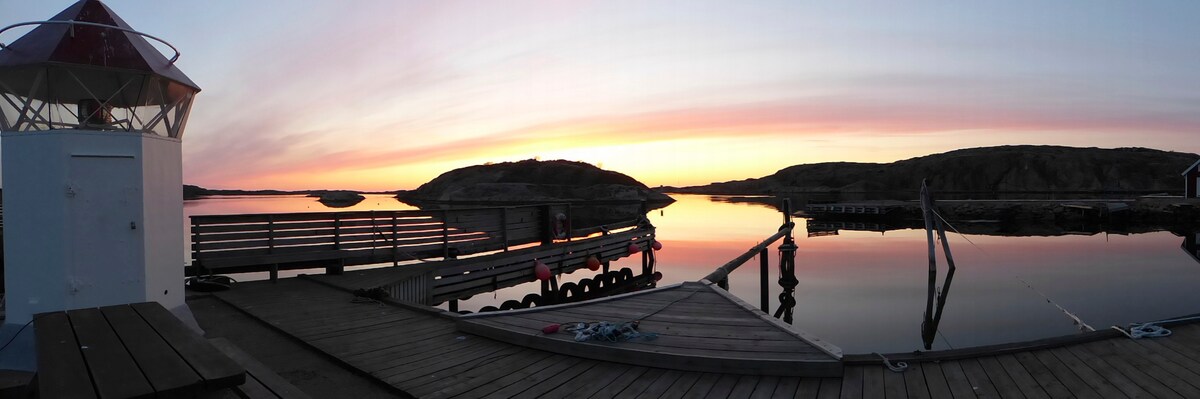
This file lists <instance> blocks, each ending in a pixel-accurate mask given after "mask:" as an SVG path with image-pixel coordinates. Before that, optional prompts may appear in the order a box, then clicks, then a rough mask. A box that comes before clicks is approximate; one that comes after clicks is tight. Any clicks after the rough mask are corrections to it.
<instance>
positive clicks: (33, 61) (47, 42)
mask: <svg viewBox="0 0 1200 399" xmlns="http://www.w3.org/2000/svg"><path fill="white" fill-rule="evenodd" d="M50 21H80V22H90V23H96V24H103V25H110V26H116V27H120V28H124V29H126V30H129V31H133V28H131V27H130V26H129V24H127V23H125V21H124V20H122V19H121V17H119V16H117V14H116V13H114V12H113V11H112V10H111V9H109V8H108V6H105V5H104V3H101V2H100V1H99V0H80V1H79V2H77V3H75V4H73V5H71V6H70V7H68V8H67V9H65V10H63V11H62V12H60V13H58V15H55V16H54V17H53V18H50ZM47 64H57V65H86V66H92V67H100V68H105V69H122V70H131V71H140V72H146V73H151V74H157V75H160V76H162V77H165V78H167V79H170V80H173V81H175V82H178V83H180V84H183V85H185V86H188V87H191V88H192V89H195V90H197V91H199V90H200V87H198V86H196V84H195V83H194V82H192V80H191V79H189V78H188V77H187V75H184V74H183V71H180V70H179V68H176V67H175V65H173V64H172V63H171V61H170V60H168V59H167V57H165V56H163V54H162V53H160V52H159V51H158V49H156V48H155V47H154V46H153V45H151V44H150V42H148V41H147V40H146V38H145V37H143V36H141V35H139V34H136V33H132V32H127V31H122V30H117V29H110V28H104V27H99V26H93V25H68V24H43V25H38V26H37V27H36V28H34V29H33V30H31V31H30V32H29V33H26V34H25V35H24V36H22V37H21V38H19V39H17V40H16V41H14V42H12V44H7V45H6V48H4V49H0V68H13V67H17V68H20V67H30V66H37V65H47Z"/></svg>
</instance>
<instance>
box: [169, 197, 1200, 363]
mask: <svg viewBox="0 0 1200 399" xmlns="http://www.w3.org/2000/svg"><path fill="white" fill-rule="evenodd" d="M674 197H675V198H676V199H677V202H675V203H673V204H671V205H670V206H668V207H666V208H664V209H662V210H661V211H657V212H650V213H649V214H648V215H647V216H648V217H649V219H650V221H651V222H652V223H653V224H654V225H655V226H656V227H657V228H658V230H657V239H658V241H660V242H662V244H663V245H664V248H663V250H662V251H660V252H658V253H657V254H656V266H655V271H657V272H661V273H662V275H663V277H662V280H661V281H659V284H663V285H665V284H673V283H677V282H682V281H694V280H697V279H699V278H702V277H704V276H705V275H707V274H708V273H710V272H712V271H713V269H714V268H716V267H717V266H719V265H721V264H723V263H725V262H727V261H729V260H730V259H733V258H734V257H736V256H738V255H739V254H741V253H743V252H744V251H746V249H748V248H751V247H753V246H754V245H755V244H757V243H758V242H759V241H760V240H762V239H763V238H765V237H767V236H769V235H771V234H773V233H774V232H775V231H776V228H777V227H778V226H779V210H778V209H777V208H776V203H777V201H778V200H776V199H773V198H764V199H762V200H759V201H757V202H749V201H748V202H738V201H722V200H720V199H715V200H714V199H712V197H710V196H707V195H674ZM719 198H721V197H719ZM185 204H186V208H185V211H186V212H187V213H188V214H233V213H264V212H305V211H310V212H312V211H328V210H329V209H328V208H325V207H324V206H322V205H320V204H319V203H317V202H316V200H315V199H313V198H304V197H302V196H283V197H238V198H229V197H218V198H209V199H201V200H196V201H186V202H185ZM801 204H802V203H801ZM797 207H799V204H797ZM347 209H352V210H371V209H377V210H395V209H413V207H410V206H407V205H405V204H402V203H399V202H397V201H396V200H395V199H393V198H391V197H390V196H388V195H367V199H366V200H364V201H363V202H362V203H359V204H358V205H355V206H354V207H352V208H347ZM797 222H801V221H800V220H797ZM813 222H814V221H813V220H805V221H804V222H803V223H797V227H796V232H795V242H796V244H797V245H798V248H797V249H796V252H795V262H794V263H793V264H792V265H791V270H790V271H789V270H787V269H786V268H783V267H781V268H780V269H779V273H780V280H785V279H786V278H787V277H788V276H795V278H796V285H795V286H791V287H789V286H788V284H774V283H772V284H769V285H770V286H771V292H770V293H769V294H770V298H771V301H772V302H773V303H772V304H771V310H772V314H775V313H779V314H780V318H781V319H783V318H785V317H787V314H788V313H791V314H792V315H791V317H792V319H793V324H794V325H796V326H797V327H799V328H802V329H804V330H806V331H808V332H809V333H812V334H813V335H816V336H818V337H822V338H824V339H827V340H829V341H831V342H833V343H834V344H836V345H838V346H840V347H841V348H842V349H843V350H844V351H845V352H846V353H870V352H908V351H912V350H915V349H919V348H923V347H924V345H922V344H919V343H923V342H924V340H923V339H922V329H921V324H922V323H921V322H923V321H924V319H925V317H924V315H922V314H920V313H921V310H918V309H924V308H925V307H926V306H925V305H926V303H927V302H928V284H929V279H928V276H927V274H926V272H927V268H926V265H925V260H926V255H927V254H926V253H925V252H926V240H925V232H924V231H923V229H918V228H917V227H919V226H920V224H919V223H920V222H919V221H916V222H915V223H913V222H912V221H900V222H897V224H890V223H889V224H883V225H878V226H861V227H862V228H861V229H859V226H857V225H855V226H851V225H849V224H841V225H838V226H837V228H836V229H834V231H836V232H837V234H836V235H824V236H822V235H812V234H811V233H813V232H815V231H818V229H815V228H814V229H812V230H809V229H810V227H815V226H816V225H813V224H812V223H813ZM819 222H820V223H827V222H836V220H825V219H820V220H819ZM951 223H953V224H954V227H956V228H957V229H958V230H959V231H961V232H962V233H963V234H964V235H966V237H968V238H970V240H971V241H973V242H974V243H975V244H976V245H969V244H966V243H965V241H964V240H962V237H960V236H958V235H957V234H954V233H951V235H950V237H949V239H950V240H951V241H953V244H955V245H956V246H955V247H954V249H955V253H954V256H955V260H956V261H957V262H958V268H960V269H963V270H962V273H957V274H956V275H955V276H954V277H953V284H954V300H955V304H954V306H943V307H942V308H941V310H940V311H939V310H938V307H937V306H936V302H935V307H934V308H933V310H934V311H933V312H931V314H932V316H933V317H931V318H930V319H931V321H932V320H936V321H937V323H938V325H937V330H938V331H939V333H938V334H939V335H941V336H942V337H943V338H946V339H947V341H948V342H951V343H953V344H954V345H955V347H967V346H976V345H987V344H997V343H1004V342H1015V341H1023V340H1031V339H1038V338H1046V337H1051V336H1057V335H1065V334H1073V333H1076V332H1077V331H1078V328H1077V327H1076V326H1075V325H1074V324H1073V323H1072V322H1071V321H1070V320H1068V319H1067V318H1064V317H1063V316H1062V313H1061V312H1060V311H1058V310H1057V309H1056V308H1054V307H1053V306H1051V305H1049V304H1047V303H1046V301H1045V300H1044V299H1042V298H1041V297H1040V296H1038V295H1037V294H1036V293H1033V292H1031V291H1030V290H1029V289H1028V288H1026V287H1025V285H1023V284H1022V283H1021V280H1018V277H1019V278H1020V279H1023V280H1025V281H1028V282H1029V283H1031V284H1033V286H1035V287H1038V289H1040V290H1042V292H1044V293H1045V294H1046V295H1047V296H1049V297H1051V298H1054V300H1055V301H1056V302H1058V303H1059V304H1061V305H1063V306H1064V307H1065V308H1068V309H1071V311H1072V312H1074V313H1075V314H1077V315H1079V316H1080V317H1081V318H1082V319H1084V320H1085V321H1087V322H1088V323H1089V324H1090V325H1093V326H1096V327H1097V328H1101V326H1108V325H1114V324H1125V323H1129V322H1133V321H1145V320H1156V319H1166V318H1170V317H1175V316H1178V315H1183V314H1192V313H1197V312H1200V290H1197V289H1196V287H1200V267H1197V266H1198V265H1197V260H1196V257H1197V255H1200V254H1198V253H1197V240H1198V238H1200V237H1197V233H1196V229H1186V228H1181V229H1177V230H1175V231H1177V232H1178V233H1174V234H1173V233H1172V232H1171V231H1167V230H1163V229H1161V228H1158V227H1155V226H1125V227H1121V226H1105V227H1103V228H1101V227H1097V226H1078V225H1076V226H1072V225H1064V226H1058V225H1036V224H1021V223H1013V224H1004V223H967V222H965V221H957V220H951ZM1104 233H1109V234H1104ZM1181 236H1182V237H1181ZM1180 238H1184V240H1183V243H1182V244H1181V243H1180V241H1181V240H1180ZM960 242H961V243H962V245H959V243H960ZM1181 248H1182V249H1183V250H1184V251H1186V252H1187V255H1185V254H1183V253H1180V250H1181ZM388 265H390V263H389V264H388ZM612 267H613V270H620V268H623V267H628V268H630V269H632V270H634V271H637V270H640V268H641V259H640V258H638V257H636V256H634V257H626V258H623V259H621V260H618V261H615V262H614V263H613V265H612ZM759 273H760V271H759V268H758V267H751V266H746V267H742V268H739V269H738V270H735V271H734V272H733V273H731V275H730V277H729V282H730V284H729V285H730V292H731V293H733V294H734V295H737V296H738V297H741V298H743V299H746V300H747V302H751V303H757V302H758V300H759V296H760V288H761V287H760V274H759ZM595 274H596V273H595V272H590V271H588V270H587V269H583V270H581V271H576V272H575V273H574V274H571V275H564V276H561V277H560V278H561V279H560V280H559V283H560V284H563V283H567V282H575V283H576V284H578V282H579V280H582V279H584V278H589V279H594V278H595ZM635 274H636V273H635ZM781 282H782V281H781ZM948 291H949V290H948V287H947V285H946V284H945V283H943V288H942V290H941V291H940V292H937V293H936V294H935V295H940V296H948V294H949V293H948ZM538 292H540V287H539V285H538V284H537V283H530V284H528V285H524V286H516V287H511V288H508V289H502V290H499V291H497V292H494V293H490V294H481V295H476V297H475V298H472V299H471V300H468V301H462V302H460V306H462V307H463V309H467V310H477V309H479V308H481V307H483V306H497V305H499V304H502V303H503V302H504V301H506V300H517V301H520V300H522V298H523V297H524V296H526V295H528V294H530V293H538ZM1147 292H1153V293H1154V295H1130V293H1147ZM935 300H937V298H936V296H935ZM793 301H794V307H790V308H789V307H786V306H781V305H784V304H791V303H793ZM945 302H946V300H945V299H942V300H941V303H945ZM939 313H941V314H940V315H939ZM945 342H946V341H942V339H941V338H938V339H937V340H936V341H935V342H933V343H932V345H931V347H932V348H933V349H944V348H947V346H946V344H945Z"/></svg>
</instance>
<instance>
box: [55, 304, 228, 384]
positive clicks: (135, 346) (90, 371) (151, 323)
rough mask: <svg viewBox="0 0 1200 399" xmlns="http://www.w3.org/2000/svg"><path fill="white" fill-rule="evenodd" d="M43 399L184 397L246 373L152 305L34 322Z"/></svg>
mask: <svg viewBox="0 0 1200 399" xmlns="http://www.w3.org/2000/svg"><path fill="white" fill-rule="evenodd" d="M33 326H34V330H35V334H34V335H35V340H36V350H37V366H38V372H37V384H38V391H39V394H40V396H41V397H43V398H142V397H155V396H158V397H190V396H196V395H199V394H201V393H203V392H208V391H213V390H219V389H225V388H232V387H235V386H238V385H241V384H242V383H243V382H245V378H246V372H245V370H244V369H243V368H242V367H241V366H239V365H238V364H237V363H235V362H234V361H233V360H231V359H230V358H229V357H227V356H225V355H224V354H222V353H221V351H219V350H217V349H216V348H214V347H213V346H212V344H210V343H209V342H208V341H206V340H205V339H204V338H202V337H201V336H200V335H198V334H196V333H195V332H194V331H192V330H191V329H189V328H188V327H187V326H185V325H184V324H183V322H181V321H180V320H179V319H178V318H176V317H175V316H174V315H172V314H171V312H169V311H167V309H166V308H163V306H162V305H161V304H159V303H157V302H143V303H134V304H127V305H115V306H106V307H101V308H89V309H78V310H69V311H61V312H50V313H41V314H38V315H36V316H34V322H33Z"/></svg>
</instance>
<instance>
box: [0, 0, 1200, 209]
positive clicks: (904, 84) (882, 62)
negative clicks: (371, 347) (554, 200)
mask: <svg viewBox="0 0 1200 399" xmlns="http://www.w3.org/2000/svg"><path fill="white" fill-rule="evenodd" d="M105 3H106V4H107V5H108V6H109V7H110V8H112V9H114V10H115V11H116V12H117V13H118V14H119V15H121V16H122V17H123V18H124V19H125V20H126V21H127V22H129V23H130V24H131V25H132V26H133V27H134V28H136V29H139V30H142V31H145V32H148V33H151V34H154V35H156V36H159V37H162V38H164V39H166V40H168V41H170V42H172V43H173V44H175V45H176V46H177V47H179V48H180V50H181V51H182V52H183V57H182V58H181V59H180V61H179V63H178V65H179V66H180V68H181V69H183V70H184V72H186V73H187V74H188V75H189V76H190V77H191V78H192V79H193V80H194V81H196V82H197V83H198V84H199V85H200V86H201V87H203V88H204V91H203V92H202V93H201V95H200V97H199V98H198V99H197V102H196V105H195V108H194V111H193V115H192V118H191V120H190V121H189V124H188V132H187V133H186V135H185V137H184V154H185V160H184V162H185V180H186V181H187V182H188V183H191V184H200V185H203V186H212V187H244V188H268V187H270V188H292V189H302V188H317V187H337V188H352V189H379V190H381V189H397V188H413V187H415V186H416V185H418V184H420V183H421V182H424V181H426V180H429V179H431V178H433V177H435V176H436V175H438V174H440V173H442V172H444V171H447V170H450V169H453V168H456V167H461V166H467V165H472V164H477V163H482V162H489V161H490V162H495V161H508V160H519V159H527V158H533V157H541V158H543V159H550V158H566V159H573V160H580V161H586V162H591V163H594V164H600V165H603V166H604V167H605V168H607V169H613V170H617V171H621V172H624V173H627V174H630V175H632V176H634V177H637V178H639V179H641V180H643V181H645V182H647V183H648V184H652V185H659V184H666V185H689V184H703V183H707V182H710V181H723V180H730V179H741V178H747V177H758V176H762V175H766V174H770V173H773V172H774V171H776V170H778V169H780V168H783V167H786V166H789V165H793V164H798V163H809V162H823V161H838V160H847V161H866V162H889V161H894V160H897V159H904V158H909V157H913V156H919V155H924V154H928V153H933V152H941V151H947V150H952V149H957V148H964V147H978V146H987V145H1002V144H1059V145H1072V146H1099V147H1122V146H1145V147H1152V148H1158V149H1165V150H1175V151H1185V152H1193V153H1195V152H1200V143H1198V141H1197V140H1196V137H1197V135H1196V133H1197V131H1198V129H1200V72H1197V70H1198V68H1197V66H1200V41H1198V40H1196V39H1197V38H1200V24H1196V23H1195V21H1194V17H1195V16H1196V15H1200V3H1197V2H1188V1H1158V2H1115V1H1056V2H1041V1H990V2H983V1H973V2H945V1H925V2H881V1H872V2H862V1H829V2H811V1H755V2H709V1H577V2H569V1H548V0H547V1H506V2H462V1H420V2H418V1H353V2H315V1H288V2H282V1H254V2H242V1H222V0H218V1H192V2H163V1H141V0H138V1H134V0H129V1H123V0H112V1H107V2H105ZM70 4H71V2H68V1H38V2H15V1H11V0H0V16H2V17H0V23H2V24H10V23H16V22H21V21H26V20H40V19H45V18H48V17H50V16H52V15H54V14H55V13H57V12H58V11H59V10H61V9H63V8H66V7H67V6H69V5H70ZM21 32H23V30H17V31H15V32H9V33H5V34H4V35H3V36H0V41H4V42H11V41H12V40H15V38H16V37H17V36H18V35H19V34H20V33H21Z"/></svg>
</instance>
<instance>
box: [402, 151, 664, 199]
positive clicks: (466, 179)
mask: <svg viewBox="0 0 1200 399" xmlns="http://www.w3.org/2000/svg"><path fill="white" fill-rule="evenodd" d="M396 198H398V199H400V200H402V201H406V202H417V203H471V204H501V203H505V204H514V203H532V202H595V203H632V202H643V201H645V202H651V203H665V202H672V201H674V200H673V199H671V197H670V196H667V195H666V194H662V193H658V192H655V191H653V190H651V189H650V188H648V187H646V185H645V184H642V183H641V182H639V181H637V180H635V179H633V178H632V177H629V176H627V175H624V174H621V173H618V172H613V171H607V170H603V169H600V168H597V167H595V166H592V165H590V164H586V163H583V162H572V161H563V160H556V161H536V160H525V161H519V162H504V163H498V164H488V165H476V166H469V167H465V168H460V169H455V170H452V171H449V172H446V173H443V174H442V175H441V176H438V177H437V178H435V179H433V180H431V181H429V182H428V183H425V184H422V185H421V187H418V188H417V189H416V190H412V191H405V192H401V193H399V194H397V195H396Z"/></svg>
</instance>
